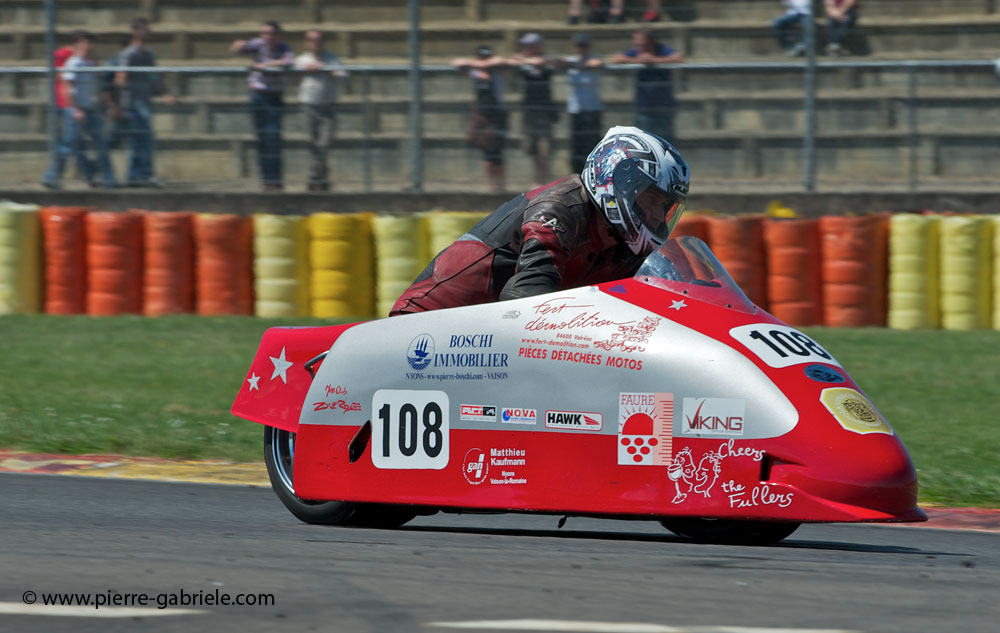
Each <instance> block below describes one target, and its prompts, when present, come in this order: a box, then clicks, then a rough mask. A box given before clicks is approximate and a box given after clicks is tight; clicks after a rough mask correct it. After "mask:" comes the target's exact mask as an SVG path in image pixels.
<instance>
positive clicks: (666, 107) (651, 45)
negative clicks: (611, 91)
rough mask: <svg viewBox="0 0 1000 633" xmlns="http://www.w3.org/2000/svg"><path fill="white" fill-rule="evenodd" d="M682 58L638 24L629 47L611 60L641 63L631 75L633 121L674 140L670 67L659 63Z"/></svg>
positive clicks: (672, 83)
mask: <svg viewBox="0 0 1000 633" xmlns="http://www.w3.org/2000/svg"><path fill="white" fill-rule="evenodd" d="M682 61H684V56H683V55H681V54H680V53H679V52H677V51H675V50H674V49H672V48H670V47H669V46H667V45H666V44H662V43H660V42H658V41H656V37H655V35H654V34H653V31H652V30H650V29H648V28H641V29H638V30H636V31H635V33H633V34H632V48H630V49H629V50H627V51H625V52H623V53H618V54H616V55H615V56H614V57H613V58H612V63H615V64H636V63H638V64H642V68H640V69H639V70H638V72H636V75H635V125H636V127H638V128H639V129H642V130H645V131H647V132H652V133H653V134H656V135H658V136H661V137H663V138H664V139H666V140H667V141H669V142H671V143H672V142H674V113H675V110H676V103H675V101H674V82H673V71H671V70H670V68H665V67H663V64H675V63H679V62H682Z"/></svg>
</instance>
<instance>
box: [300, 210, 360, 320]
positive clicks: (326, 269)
mask: <svg viewBox="0 0 1000 633" xmlns="http://www.w3.org/2000/svg"><path fill="white" fill-rule="evenodd" d="M374 268H375V262H374V247H373V246H372V235H371V214H368V213H357V214H337V213H314V214H312V215H311V216H309V293H310V297H311V304H312V315H313V316H315V317H320V318H324V319H364V318H368V317H371V316H372V315H373V314H374V312H375V291H374Z"/></svg>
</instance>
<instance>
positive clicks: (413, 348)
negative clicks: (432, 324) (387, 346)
mask: <svg viewBox="0 0 1000 633" xmlns="http://www.w3.org/2000/svg"><path fill="white" fill-rule="evenodd" d="M433 358H434V339H433V338H431V335H430V334H419V335H417V337H416V338H415V339H413V340H412V341H410V346H409V347H408V348H406V361H407V362H408V363H410V367H412V368H414V369H416V370H417V371H421V370H423V369H425V368H426V367H427V366H428V365H430V364H431V360H433Z"/></svg>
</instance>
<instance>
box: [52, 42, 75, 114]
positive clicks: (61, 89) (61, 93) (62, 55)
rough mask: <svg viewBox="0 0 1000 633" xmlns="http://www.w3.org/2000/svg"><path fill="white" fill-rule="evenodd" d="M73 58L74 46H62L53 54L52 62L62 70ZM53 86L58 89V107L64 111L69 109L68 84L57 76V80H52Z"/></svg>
mask: <svg viewBox="0 0 1000 633" xmlns="http://www.w3.org/2000/svg"><path fill="white" fill-rule="evenodd" d="M72 56H73V47H72V46H62V47H60V48H57V49H56V50H55V52H53V53H52V61H53V62H54V63H55V67H56V68H62V67H63V66H65V65H66V61H67V60H68V59H69V58H70V57H72ZM52 83H53V85H54V86H55V88H56V107H57V108H59V109H60V110H62V109H63V108H68V107H69V97H68V96H67V95H66V82H64V81H63V80H62V76H61V75H58V74H57V75H56V77H55V79H53V80H52Z"/></svg>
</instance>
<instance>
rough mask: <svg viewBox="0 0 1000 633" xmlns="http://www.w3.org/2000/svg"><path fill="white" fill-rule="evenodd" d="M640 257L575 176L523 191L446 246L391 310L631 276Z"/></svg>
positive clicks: (485, 299)
mask: <svg viewBox="0 0 1000 633" xmlns="http://www.w3.org/2000/svg"><path fill="white" fill-rule="evenodd" d="M640 264H642V259H641V258H639V257H636V256H635V255H634V254H633V253H632V251H631V250H630V249H629V248H628V246H627V245H625V244H624V243H623V242H621V241H619V240H618V239H616V238H615V237H614V236H613V235H612V233H611V232H610V227H609V225H608V223H607V221H606V220H605V219H604V215H603V214H602V213H601V210H600V209H599V208H598V207H597V205H595V204H594V203H593V202H592V201H591V198H590V196H589V195H588V194H587V190H586V189H584V187H583V183H582V182H581V181H580V177H579V176H576V175H574V176H570V177H568V178H564V179H563V180H559V181H556V182H554V183H551V184H549V185H545V186H544V187H541V188H539V189H535V190H534V191H529V192H528V193H525V194H521V195H519V196H517V197H516V198H514V199H513V200H510V201H509V202H507V203H505V204H504V205H503V206H501V207H500V208H498V209H497V210H495V211H494V212H493V213H491V214H490V215H488V216H487V217H486V218H484V219H483V220H482V221H481V222H479V223H478V224H476V226H474V227H473V228H472V229H471V230H470V231H469V232H468V233H466V234H465V235H463V236H462V237H461V238H459V239H458V240H457V241H456V242H455V243H454V244H452V245H451V246H449V247H448V248H446V249H444V250H443V251H441V252H440V253H438V255H437V257H435V258H434V260H433V261H431V263H430V264H428V265H427V268H425V269H424V271H423V272H422V273H420V276H419V277H417V279H416V281H414V282H413V284H412V285H411V286H410V287H409V288H408V289H407V290H406V292H404V293H403V294H402V296H400V297H399V299H397V300H396V304H395V305H394V306H393V307H392V312H391V313H390V314H391V315H398V314H406V313H410V312H423V311H426V310H439V309H441V308H454V307H458V306H465V305H473V304H477V303H488V302H491V301H505V300H508V299H519V298H521V297H530V296H534V295H539V294H544V293H546V292H554V291H557V290H563V289H566V288H576V287H579V286H585V285H590V284H595V283H601V282H604V281H611V280H614V279H621V278H623V277H631V276H632V275H634V274H635V271H636V270H637V269H638V268H639V265H640Z"/></svg>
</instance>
